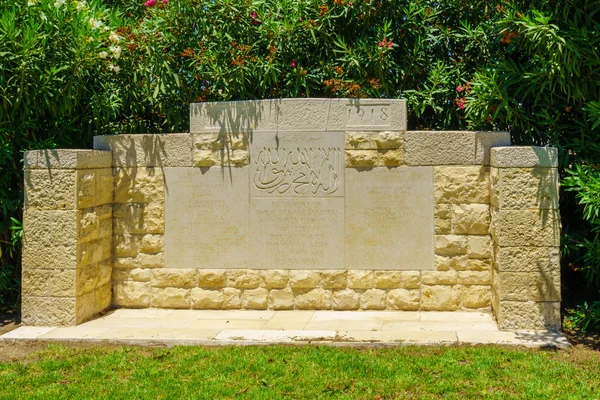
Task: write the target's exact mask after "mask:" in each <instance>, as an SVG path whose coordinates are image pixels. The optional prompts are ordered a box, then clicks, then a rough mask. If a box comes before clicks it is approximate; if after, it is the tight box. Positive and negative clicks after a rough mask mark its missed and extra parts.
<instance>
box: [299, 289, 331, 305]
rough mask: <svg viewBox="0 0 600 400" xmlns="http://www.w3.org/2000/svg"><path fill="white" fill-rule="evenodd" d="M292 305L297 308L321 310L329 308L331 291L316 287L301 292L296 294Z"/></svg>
mask: <svg viewBox="0 0 600 400" xmlns="http://www.w3.org/2000/svg"><path fill="white" fill-rule="evenodd" d="M294 305H295V308H296V309H299V310H323V309H330V308H331V291H329V290H325V289H321V288H317V289H313V290H311V291H309V292H306V293H303V294H297V295H295V298H294Z"/></svg>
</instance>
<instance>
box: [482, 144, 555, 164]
mask: <svg viewBox="0 0 600 400" xmlns="http://www.w3.org/2000/svg"><path fill="white" fill-rule="evenodd" d="M490 153H491V165H492V167H499V168H535V167H546V168H551V167H557V166H558V151H557V149H556V148H554V147H536V146H510V147H496V148H494V149H492V150H491V152H490Z"/></svg>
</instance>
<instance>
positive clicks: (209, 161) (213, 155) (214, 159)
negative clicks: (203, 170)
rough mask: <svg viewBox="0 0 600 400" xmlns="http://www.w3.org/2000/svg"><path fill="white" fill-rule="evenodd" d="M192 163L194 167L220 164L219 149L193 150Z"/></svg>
mask: <svg viewBox="0 0 600 400" xmlns="http://www.w3.org/2000/svg"><path fill="white" fill-rule="evenodd" d="M193 162H194V165H195V166H196V167H213V166H215V165H221V155H220V151H214V150H194V161H193Z"/></svg>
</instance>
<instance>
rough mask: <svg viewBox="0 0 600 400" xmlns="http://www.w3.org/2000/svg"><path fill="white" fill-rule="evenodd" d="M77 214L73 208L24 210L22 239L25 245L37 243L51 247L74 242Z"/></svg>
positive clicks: (75, 239)
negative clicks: (62, 209) (63, 209)
mask: <svg viewBox="0 0 600 400" xmlns="http://www.w3.org/2000/svg"><path fill="white" fill-rule="evenodd" d="M77 216H78V214H77V211H75V210H65V211H54V210H35V209H26V210H24V211H23V239H24V243H25V246H28V245H29V244H39V245H42V246H47V247H52V246H57V245H70V244H72V243H76V242H77Z"/></svg>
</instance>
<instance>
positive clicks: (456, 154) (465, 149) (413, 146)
mask: <svg viewBox="0 0 600 400" xmlns="http://www.w3.org/2000/svg"><path fill="white" fill-rule="evenodd" d="M475 137H476V135H475V132H468V131H438V132H436V131H408V132H406V133H405V134H404V149H405V151H406V156H405V157H406V164H408V165H453V164H454V165H456V164H458V165H470V164H474V163H475V142H476V139H475Z"/></svg>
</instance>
